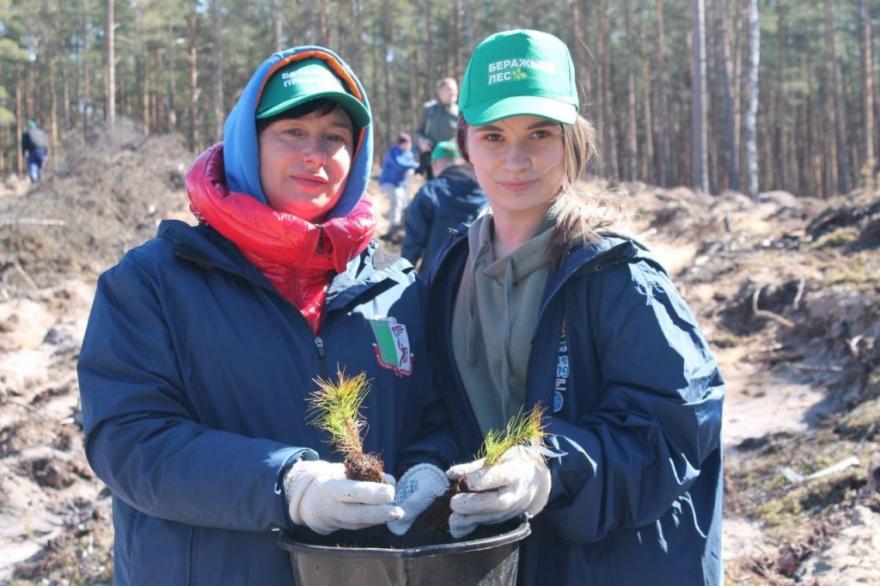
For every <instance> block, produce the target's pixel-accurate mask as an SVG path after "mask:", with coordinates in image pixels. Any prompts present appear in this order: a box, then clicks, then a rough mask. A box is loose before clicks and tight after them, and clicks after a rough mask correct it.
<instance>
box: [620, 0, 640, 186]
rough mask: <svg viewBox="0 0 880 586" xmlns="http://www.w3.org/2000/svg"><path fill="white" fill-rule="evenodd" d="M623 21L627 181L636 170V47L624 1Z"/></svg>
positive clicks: (633, 177)
mask: <svg viewBox="0 0 880 586" xmlns="http://www.w3.org/2000/svg"><path fill="white" fill-rule="evenodd" d="M623 11H624V12H623V14H624V17H623V21H624V32H625V34H626V39H627V45H628V46H629V47H632V48H633V50H632V51H630V52H629V54H628V55H627V59H626V63H625V66H626V93H627V99H626V143H625V144H626V148H625V149H624V160H625V166H624V179H626V180H627V181H635V180H636V169H637V168H638V160H637V159H638V146H637V137H636V75H635V47H636V46H637V44H636V42H635V38H633V32H632V16H631V13H632V4H631V1H630V0H624V3H623Z"/></svg>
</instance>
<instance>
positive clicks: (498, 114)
mask: <svg viewBox="0 0 880 586" xmlns="http://www.w3.org/2000/svg"><path fill="white" fill-rule="evenodd" d="M458 105H459V107H460V108H461V112H462V114H463V115H464V119H465V120H466V121H467V123H468V124H489V123H490V122H494V121H496V120H500V119H502V118H508V117H510V116H539V117H541V118H547V119H549V120H554V121H556V122H560V123H562V124H573V123H574V121H575V120H576V119H577V114H578V110H579V102H578V94H577V85H576V84H575V77H574V63H572V60H571V55H570V54H569V52H568V47H567V46H566V45H565V43H563V42H562V41H561V40H559V39H558V38H557V37H555V36H553V35H551V34H549V33H545V32H541V31H533V30H514V31H506V32H501V33H495V34H494V35H492V36H490V37H488V38H486V39H485V40H484V41H483V42H482V43H480V44H479V45H477V48H476V49H474V52H473V54H472V55H471V60H470V62H469V63H468V66H467V70H466V71H465V73H464V80H463V82H462V84H461V95H460V96H459V99H458Z"/></svg>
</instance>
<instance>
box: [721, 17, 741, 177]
mask: <svg viewBox="0 0 880 586" xmlns="http://www.w3.org/2000/svg"><path fill="white" fill-rule="evenodd" d="M720 8H721V15H720V20H719V28H720V29H721V30H720V31H719V36H720V38H721V43H720V47H719V48H720V50H721V64H720V65H721V66H720V68H719V69H720V72H721V94H722V96H723V100H722V101H723V104H724V124H723V131H722V133H721V134H722V136H723V142H724V161H725V163H726V164H725V167H726V170H727V187H728V189H731V190H733V191H739V146H738V145H737V140H736V114H735V107H734V98H733V93H734V88H733V86H734V85H735V84H736V80H735V79H733V75H732V74H733V58H732V54H731V53H732V52H731V34H730V17H729V15H728V4H727V0H722V3H721V7H720Z"/></svg>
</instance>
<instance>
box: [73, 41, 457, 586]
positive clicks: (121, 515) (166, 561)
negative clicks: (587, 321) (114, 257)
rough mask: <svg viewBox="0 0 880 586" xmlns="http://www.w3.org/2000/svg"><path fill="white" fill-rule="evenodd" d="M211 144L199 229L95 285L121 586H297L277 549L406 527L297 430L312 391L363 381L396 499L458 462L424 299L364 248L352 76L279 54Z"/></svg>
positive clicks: (323, 60)
mask: <svg viewBox="0 0 880 586" xmlns="http://www.w3.org/2000/svg"><path fill="white" fill-rule="evenodd" d="M223 135H224V139H223V143H222V144H218V145H214V146H212V147H211V148H209V149H208V150H206V151H205V152H204V153H202V154H201V155H200V156H199V157H198V158H197V159H196V161H195V163H194V164H193V166H192V168H191V169H190V170H189V172H188V173H187V177H186V186H187V194H188V196H189V201H190V206H191V209H192V211H193V212H194V214H195V215H196V217H197V218H198V220H199V224H198V226H191V225H189V224H186V223H184V222H181V221H165V222H162V224H161V225H160V226H159V230H158V235H157V237H156V238H153V239H152V240H150V241H148V242H146V243H145V244H143V245H142V246H139V247H137V248H134V249H132V250H131V251H129V252H128V253H126V254H125V256H124V257H123V258H122V260H121V261H120V262H119V264H117V265H116V266H115V267H112V268H111V269H109V270H108V271H107V272H105V273H104V274H103V275H101V277H100V279H99V281H98V287H97V291H96V293H95V300H94V304H93V306H92V310H91V314H90V316H89V322H88V327H87V330H86V334H85V338H84V340H83V345H82V350H81V352H80V355H79V363H78V374H79V387H80V394H81V397H82V405H83V420H84V433H85V451H86V456H87V457H88V460H89V464H90V465H91V467H92V468H93V469H94V471H95V473H96V474H97V475H98V477H100V478H101V479H102V480H103V481H104V482H105V483H106V484H107V485H108V486H109V487H110V490H111V491H112V494H113V525H114V529H115V542H114V549H113V562H114V568H113V571H114V577H113V581H114V584H117V585H121V584H162V585H186V584H195V583H198V584H259V585H260V586H292V584H293V573H292V570H291V565H290V558H289V556H288V553H287V552H286V551H284V550H282V549H281V548H280V547H278V545H277V531H276V530H278V529H283V530H289V531H296V532H298V533H299V532H303V531H306V532H307V531H314V532H316V533H320V534H329V533H332V532H334V531H337V530H340V529H351V530H356V529H362V528H366V527H370V526H375V525H382V524H388V525H389V527H391V528H394V529H395V530H400V528H399V527H398V526H397V524H398V523H406V522H407V519H408V518H410V517H413V516H414V515H416V514H418V512H420V511H421V505H420V504H419V503H415V504H413V503H412V502H411V501H410V499H409V498H408V497H407V494H395V486H394V479H393V478H392V477H391V476H390V475H388V474H386V478H385V482H361V481H352V480H348V479H347V478H346V475H345V466H344V465H343V464H342V463H341V460H342V458H343V455H342V454H339V453H337V452H335V451H334V450H333V448H332V447H331V446H330V443H329V441H328V439H329V438H328V435H327V433H326V432H324V431H321V430H319V429H317V428H316V427H314V426H313V425H310V424H309V421H308V420H309V396H310V394H311V393H312V392H313V391H314V390H315V389H316V388H317V387H316V383H315V379H316V377H320V378H322V379H325V380H335V379H336V376H337V372H338V371H339V370H344V371H345V373H346V374H347V375H348V376H349V377H353V376H357V375H359V374H361V373H363V374H364V375H365V376H366V377H367V379H368V380H369V381H370V385H371V390H370V391H369V393H368V394H367V396H366V400H365V402H364V405H363V412H364V414H365V415H366V416H367V417H368V419H369V430H368V432H367V433H366V435H365V437H364V450H365V451H367V452H371V453H377V454H381V457H382V459H383V460H384V464H385V471H386V472H390V473H394V474H398V473H401V472H403V471H406V474H404V475H403V476H404V478H405V479H407V482H408V483H409V484H407V486H410V484H411V485H418V486H420V487H424V486H426V482H423V481H420V480H419V478H418V476H420V475H422V476H427V477H428V478H431V479H434V482H433V484H434V485H436V486H437V488H435V489H433V492H431V493H430V495H431V496H436V494H435V493H437V491H440V490H443V488H444V486H443V484H442V483H438V481H437V480H436V479H438V478H442V480H444V481H445V479H446V477H445V475H444V474H443V472H442V470H440V469H439V468H438V467H441V466H445V465H446V464H448V460H450V459H452V458H454V457H455V456H456V454H457V451H456V447H455V444H454V443H453V441H452V439H451V438H450V437H448V435H447V433H446V432H445V420H444V415H443V414H444V411H443V408H442V404H441V403H440V401H439V398H438V397H437V394H436V393H435V392H434V387H433V386H432V385H431V372H430V364H429V362H428V361H427V360H425V358H426V357H427V353H426V350H425V345H426V339H425V335H424V330H423V325H422V324H423V320H424V318H423V314H424V312H425V311H424V304H423V299H424V295H423V291H422V286H421V281H420V280H417V279H416V278H415V274H414V271H413V269H412V267H411V266H410V264H409V263H408V262H406V261H404V260H402V259H399V258H397V257H392V256H390V255H388V254H387V253H385V252H384V250H383V249H382V248H380V247H378V246H377V244H376V242H375V241H374V240H373V239H372V235H373V231H374V228H375V219H374V217H373V213H372V209H371V206H370V203H369V201H368V200H367V199H365V198H364V197H363V195H364V192H365V190H366V187H367V183H368V181H369V176H370V170H371V167H372V133H371V114H370V106H369V102H368V100H367V96H366V93H365V92H364V88H363V86H362V85H361V83H360V82H359V81H358V79H357V78H356V77H355V75H354V73H353V72H352V71H351V70H350V69H349V68H348V66H347V65H346V64H345V63H344V62H343V61H342V60H341V59H340V58H339V57H338V56H337V55H336V54H335V53H333V52H332V51H330V50H328V49H324V48H322V47H315V46H307V47H296V48H293V49H288V50H286V51H281V52H278V53H275V54H273V55H272V56H271V57H269V58H268V59H267V60H266V61H264V62H263V64H262V65H260V66H259V67H258V68H257V70H256V71H255V73H254V74H253V76H252V78H251V80H250V81H249V82H248V84H247V86H246V87H245V88H244V90H243V91H242V93H241V97H240V98H239V100H238V103H237V104H236V105H235V107H234V108H233V109H232V111H231V112H230V114H229V116H228V117H227V119H226V124H225V127H224V133H223ZM404 478H402V479H401V482H403V481H404ZM415 492H416V491H414V490H410V491H409V493H408V494H410V495H411V494H414V493H415ZM421 493H422V496H420V497H419V498H420V502H425V505H424V506H427V503H428V502H430V500H426V499H425V495H424V488H423V490H422V491H421ZM395 498H396V499H397V500H394V499H395Z"/></svg>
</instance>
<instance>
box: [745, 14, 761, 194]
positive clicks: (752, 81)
mask: <svg viewBox="0 0 880 586" xmlns="http://www.w3.org/2000/svg"><path fill="white" fill-rule="evenodd" d="M760 64H761V22H760V20H759V18H758V0H749V74H748V79H747V85H748V95H749V108H748V110H746V121H745V124H746V167H747V169H748V190H749V196H750V197H758V133H757V128H756V125H757V120H758V73H759V67H760Z"/></svg>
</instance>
